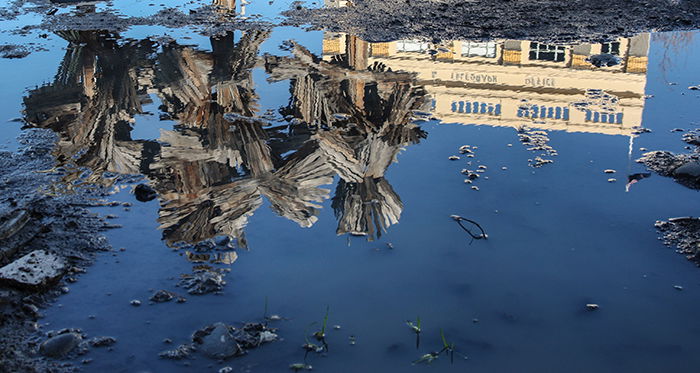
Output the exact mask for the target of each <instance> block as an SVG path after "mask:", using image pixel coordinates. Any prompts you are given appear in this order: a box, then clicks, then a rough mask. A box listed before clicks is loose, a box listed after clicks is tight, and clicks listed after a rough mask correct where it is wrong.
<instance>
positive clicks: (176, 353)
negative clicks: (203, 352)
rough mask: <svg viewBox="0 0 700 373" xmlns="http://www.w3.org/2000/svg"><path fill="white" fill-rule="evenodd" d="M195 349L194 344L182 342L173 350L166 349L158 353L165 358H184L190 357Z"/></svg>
mask: <svg viewBox="0 0 700 373" xmlns="http://www.w3.org/2000/svg"><path fill="white" fill-rule="evenodd" d="M194 351H195V349H194V347H193V346H192V345H189V344H182V345H179V346H178V347H177V348H175V349H173V350H166V351H163V352H161V353H159V354H158V356H160V357H161V358H163V359H172V360H182V359H185V358H188V357H189V356H190V354H192V352H194Z"/></svg>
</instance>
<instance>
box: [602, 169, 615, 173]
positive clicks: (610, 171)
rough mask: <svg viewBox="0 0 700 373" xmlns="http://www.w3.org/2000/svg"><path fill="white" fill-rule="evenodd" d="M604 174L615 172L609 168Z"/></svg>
mask: <svg viewBox="0 0 700 373" xmlns="http://www.w3.org/2000/svg"><path fill="white" fill-rule="evenodd" d="M603 172H605V173H606V174H614V173H615V170H613V169H610V168H608V169H607V170H604V171H603Z"/></svg>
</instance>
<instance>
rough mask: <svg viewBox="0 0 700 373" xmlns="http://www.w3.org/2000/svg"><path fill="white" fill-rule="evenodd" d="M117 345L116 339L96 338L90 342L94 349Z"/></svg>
mask: <svg viewBox="0 0 700 373" xmlns="http://www.w3.org/2000/svg"><path fill="white" fill-rule="evenodd" d="M115 343H117V339H116V338H114V337H95V338H93V339H91V340H90V345H91V346H92V347H109V346H111V345H113V344H115Z"/></svg>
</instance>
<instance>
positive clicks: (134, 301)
mask: <svg viewBox="0 0 700 373" xmlns="http://www.w3.org/2000/svg"><path fill="white" fill-rule="evenodd" d="M129 304H131V305H132V306H134V307H138V306H140V305H141V301H140V300H138V299H133V300H132V301H131V302H129Z"/></svg>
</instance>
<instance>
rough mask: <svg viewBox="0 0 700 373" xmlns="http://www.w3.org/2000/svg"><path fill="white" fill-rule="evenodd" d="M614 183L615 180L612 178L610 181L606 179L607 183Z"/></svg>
mask: <svg viewBox="0 0 700 373" xmlns="http://www.w3.org/2000/svg"><path fill="white" fill-rule="evenodd" d="M616 181H617V179H615V178H612V177H611V178H610V179H608V183H614V182H616Z"/></svg>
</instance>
